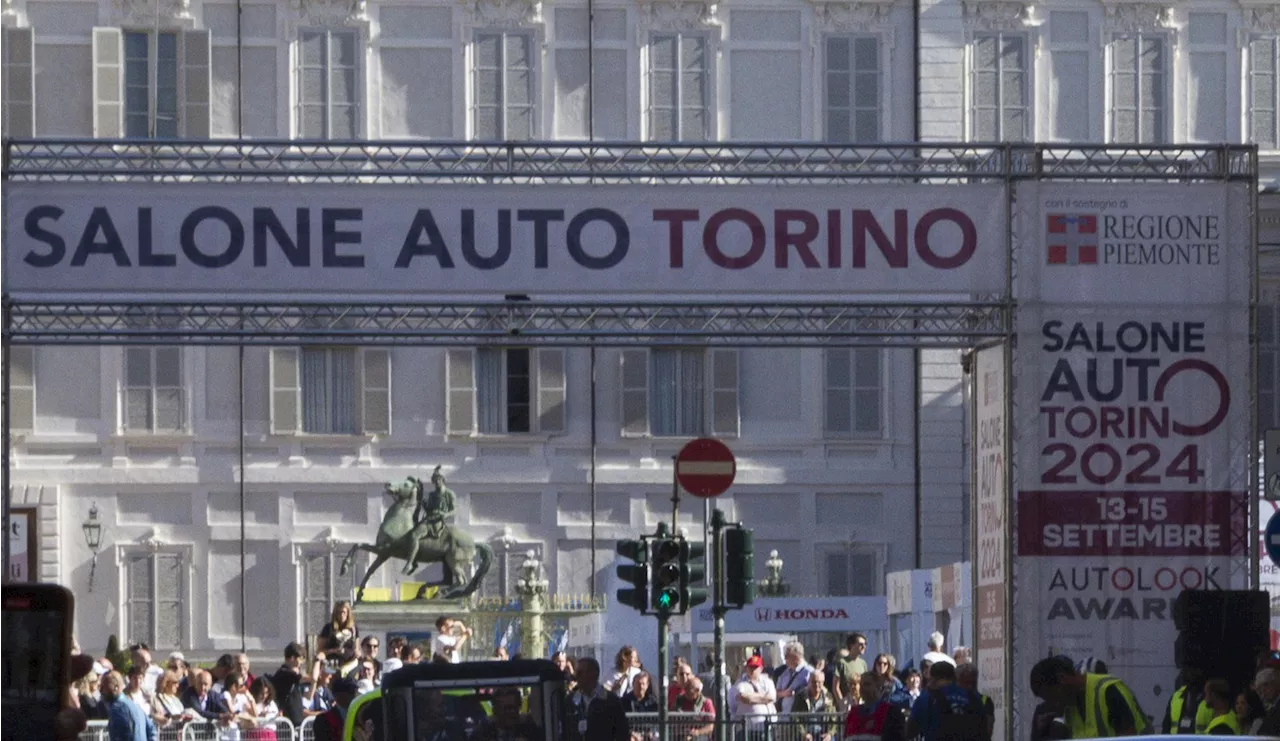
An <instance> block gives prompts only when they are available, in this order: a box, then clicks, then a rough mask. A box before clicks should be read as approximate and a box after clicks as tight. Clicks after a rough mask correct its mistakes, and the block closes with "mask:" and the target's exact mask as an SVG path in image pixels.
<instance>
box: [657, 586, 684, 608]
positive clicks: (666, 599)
mask: <svg viewBox="0 0 1280 741" xmlns="http://www.w3.org/2000/svg"><path fill="white" fill-rule="evenodd" d="M679 601H680V593H679V592H678V591H676V590H675V589H663V590H660V591H659V592H658V598H657V599H656V600H654V608H655V609H658V610H674V609H675V607H676V604H677V603H678V602H679Z"/></svg>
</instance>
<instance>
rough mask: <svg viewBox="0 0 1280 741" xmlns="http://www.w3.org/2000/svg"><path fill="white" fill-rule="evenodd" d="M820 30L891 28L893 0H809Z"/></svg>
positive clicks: (880, 30) (877, 29)
mask: <svg viewBox="0 0 1280 741" xmlns="http://www.w3.org/2000/svg"><path fill="white" fill-rule="evenodd" d="M809 2H810V4H811V5H813V9H814V16H815V19H816V20H817V27H818V30H820V31H837V32H856V31H876V32H883V31H884V30H886V29H888V28H891V27H892V24H891V22H890V18H889V14H890V12H891V11H892V10H893V4H894V0H853V1H852V2H850V1H849V0H809Z"/></svg>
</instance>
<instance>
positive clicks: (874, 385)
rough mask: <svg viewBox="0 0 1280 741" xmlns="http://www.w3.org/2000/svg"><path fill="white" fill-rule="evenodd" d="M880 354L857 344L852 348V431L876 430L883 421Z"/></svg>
mask: <svg viewBox="0 0 1280 741" xmlns="http://www.w3.org/2000/svg"><path fill="white" fill-rule="evenodd" d="M883 366H884V354H883V353H881V352H880V350H878V349H875V348H869V347H860V348H857V349H856V350H853V431H855V432H859V433H870V434H879V433H880V432H881V431H882V430H883V427H884V423H883V413H884V410H883V407H884V404H883V398H884V382H883V376H884V374H883Z"/></svg>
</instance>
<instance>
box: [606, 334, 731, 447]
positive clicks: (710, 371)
mask: <svg viewBox="0 0 1280 741" xmlns="http://www.w3.org/2000/svg"><path fill="white" fill-rule="evenodd" d="M621 359H622V434H623V435H624V436H632V437H637V436H645V435H652V436H654V437H690V436H697V435H705V434H711V435H720V436H727V437H736V436H737V435H738V431H739V418H738V379H739V372H738V363H739V359H738V351H737V350H731V349H713V350H703V349H684V348H673V349H661V350H623V351H622V353H621Z"/></svg>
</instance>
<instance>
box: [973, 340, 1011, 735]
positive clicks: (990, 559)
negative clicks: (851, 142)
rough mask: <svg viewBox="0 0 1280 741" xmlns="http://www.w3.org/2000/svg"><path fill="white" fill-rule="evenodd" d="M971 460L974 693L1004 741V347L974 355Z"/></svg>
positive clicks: (1006, 529)
mask: <svg viewBox="0 0 1280 741" xmlns="http://www.w3.org/2000/svg"><path fill="white" fill-rule="evenodd" d="M975 364H976V378H975V380H974V383H975V384H976V388H975V390H974V391H975V393H974V399H975V400H976V407H977V409H976V413H975V415H974V416H975V418H976V419H975V424H976V425H977V428H978V429H977V436H976V441H977V442H976V444H975V445H974V455H975V456H976V457H977V462H976V463H975V465H974V471H975V472H976V477H977V482H976V483H977V505H978V517H977V528H978V533H977V539H976V541H975V542H976V543H977V546H978V550H977V559H976V568H977V572H978V574H977V582H976V585H975V597H974V600H975V604H974V608H973V609H974V613H975V614H976V615H977V643H978V646H977V648H978V651H977V661H978V691H979V692H981V693H983V694H984V695H986V696H988V697H990V698H991V701H992V702H993V703H994V704H995V706H996V708H995V709H996V727H995V733H994V735H993V738H1005V737H1006V734H1005V727H1006V723H1007V721H1008V697H1007V695H1006V687H1007V680H1008V676H1007V672H1008V668H1007V667H1008V656H1009V654H1008V650H1007V648H1008V643H1009V626H1008V623H1007V620H1006V614H1007V613H1006V610H1005V605H1006V604H1007V603H1008V591H1007V590H1008V584H1009V572H1008V558H1009V548H1008V542H1009V517H1008V501H1009V479H1008V467H1007V466H1006V460H1007V455H1008V453H1007V450H1008V440H1009V431H1008V427H1009V426H1008V415H1007V407H1006V404H1007V399H1008V397H1007V395H1006V394H1007V393H1008V384H1007V382H1006V381H1007V379H1006V377H1005V376H1006V370H1005V347H1004V346H1003V345H1001V346H998V347H990V348H987V349H985V350H979V351H978V352H977V359H976V363H975Z"/></svg>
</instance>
